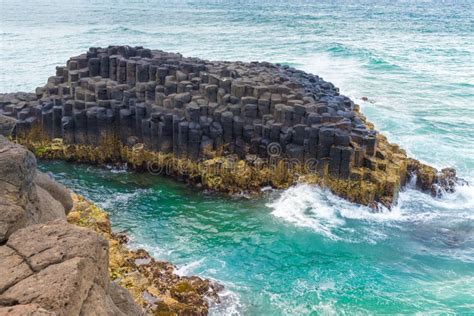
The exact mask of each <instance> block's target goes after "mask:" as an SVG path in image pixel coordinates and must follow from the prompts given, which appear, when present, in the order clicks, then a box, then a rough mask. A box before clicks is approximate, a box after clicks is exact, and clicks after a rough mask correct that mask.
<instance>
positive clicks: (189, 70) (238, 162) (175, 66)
mask: <svg viewBox="0 0 474 316" xmlns="http://www.w3.org/2000/svg"><path fill="white" fill-rule="evenodd" d="M0 111H1V112H0V114H2V113H3V114H4V115H7V116H11V117H16V118H17V126H16V137H17V139H18V141H19V142H21V143H24V144H26V145H27V146H29V147H30V148H31V149H32V150H34V151H35V153H36V154H37V155H38V156H40V157H45V158H61V159H68V160H76V161H83V162H92V163H104V162H128V163H130V164H131V165H132V166H133V167H135V168H137V169H148V170H149V171H152V172H156V170H159V172H156V173H162V171H163V169H166V171H167V172H168V173H169V174H171V175H173V176H176V177H177V178H180V179H187V180H188V181H190V182H195V183H202V184H203V185H204V186H206V187H209V188H211V189H217V190H224V191H230V192H235V191H252V192H255V191H258V189H259V188H261V187H263V186H267V185H271V186H273V187H277V188H284V187H287V186H289V185H292V184H294V183H297V182H299V181H308V182H312V183H317V184H319V185H321V186H324V187H327V188H329V189H330V190H331V191H333V192H334V193H336V194H338V195H340V196H342V197H345V198H347V199H349V200H350V201H353V202H357V203H361V204H365V205H376V203H377V202H380V203H382V204H383V205H385V206H387V207H390V206H391V205H392V204H393V203H394V201H395V200H396V196H397V194H398V191H399V190H400V188H401V187H402V186H403V185H404V184H405V183H406V181H407V179H408V178H409V177H411V176H412V175H413V174H416V175H417V177H418V179H420V180H419V181H417V183H418V184H419V187H420V188H421V189H422V190H424V191H430V192H432V193H437V192H438V191H439V190H438V189H434V188H435V187H436V188H441V189H443V190H445V191H452V190H453V187H454V183H455V180H456V177H455V173H452V172H448V173H440V172H438V171H437V170H435V169H431V167H428V166H426V165H424V164H422V163H419V162H417V161H416V163H414V162H415V160H412V159H409V158H408V157H407V155H406V153H405V151H404V150H402V149H400V148H399V146H398V145H395V144H390V143H389V142H388V141H387V139H386V138H385V137H384V136H383V135H381V134H380V133H378V132H377V131H375V130H374V128H373V125H372V124H371V123H369V122H368V121H367V120H366V118H365V117H364V116H363V115H362V114H361V113H360V111H359V107H358V106H357V105H356V104H354V102H352V101H351V100H350V99H349V98H348V97H345V96H343V95H340V94H339V90H338V89H337V88H335V87H334V86H333V85H332V84H331V83H329V82H326V81H324V80H323V79H322V78H320V77H318V76H315V75H311V74H308V73H305V72H303V71H300V70H296V69H294V68H291V67H288V66H281V65H274V64H270V63H267V62H251V63H243V62H216V61H212V62H211V61H206V60H201V59H198V58H185V57H182V56H181V55H180V54H174V53H166V52H162V51H158V50H156V51H155V50H149V49H145V48H143V47H129V46H109V47H107V48H91V49H90V50H89V51H88V52H87V53H85V54H82V55H79V56H76V57H72V58H71V59H69V60H68V62H67V65H66V66H64V67H57V69H56V75H55V76H52V77H50V78H49V79H48V83H47V84H46V85H45V86H44V87H40V88H37V89H36V92H35V93H34V94H25V93H17V94H4V95H1V96H0ZM56 139H61V141H58V140H56ZM441 179H443V180H441Z"/></svg>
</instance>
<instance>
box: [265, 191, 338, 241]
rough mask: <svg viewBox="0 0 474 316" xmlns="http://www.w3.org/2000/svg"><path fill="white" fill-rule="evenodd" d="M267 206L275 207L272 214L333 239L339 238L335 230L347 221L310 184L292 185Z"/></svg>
mask: <svg viewBox="0 0 474 316" xmlns="http://www.w3.org/2000/svg"><path fill="white" fill-rule="evenodd" d="M267 206H268V207H270V208H271V209H273V211H272V215H274V216H276V217H279V218H282V219H283V220H285V221H287V222H290V223H292V224H295V225H296V226H299V227H307V228H310V229H312V230H314V231H316V232H317V233H320V234H321V235H324V236H325V237H327V238H330V239H333V240H337V239H339V237H338V236H337V235H335V234H334V232H333V230H334V229H335V228H336V227H340V226H343V225H344V223H345V222H344V219H343V218H340V217H339V216H338V215H337V211H336V209H334V208H333V207H331V205H330V204H329V203H327V200H325V199H324V196H323V195H322V194H321V191H320V190H318V189H316V188H315V187H312V186H310V185H305V184H301V185H297V186H294V187H291V188H289V189H287V190H285V191H283V193H282V194H281V195H280V197H279V198H278V199H277V200H276V201H274V202H271V203H268V204H267Z"/></svg>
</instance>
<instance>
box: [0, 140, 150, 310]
mask: <svg viewBox="0 0 474 316" xmlns="http://www.w3.org/2000/svg"><path fill="white" fill-rule="evenodd" d="M72 206H73V201H72V198H71V196H70V192H69V191H68V190H67V189H66V188H64V187H63V186H61V185H60V184H58V183H55V182H54V181H53V180H52V179H51V178H49V176H47V175H45V174H42V173H39V172H37V171H36V160H35V158H34V156H33V154H32V153H31V152H29V151H28V150H26V149H25V148H24V147H22V146H20V145H17V144H13V143H10V142H8V141H7V140H6V139H5V138H4V137H2V136H0V245H1V246H0V315H68V316H69V315H140V314H142V313H143V312H142V309H141V308H140V307H139V306H138V305H136V304H135V303H134V302H133V300H132V297H131V296H130V294H129V293H128V292H127V291H126V290H124V289H121V288H120V287H118V286H116V285H111V281H110V279H109V273H108V261H109V260H108V242H107V240H105V239H104V238H103V237H101V236H100V235H98V234H97V233H95V232H94V231H92V230H90V229H85V228H80V227H77V226H75V225H71V224H69V223H67V222H66V213H67V212H69V211H70V209H71V208H72Z"/></svg>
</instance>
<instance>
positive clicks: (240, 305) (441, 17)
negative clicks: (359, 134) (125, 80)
mask: <svg viewBox="0 0 474 316" xmlns="http://www.w3.org/2000/svg"><path fill="white" fill-rule="evenodd" d="M108 44H130V45H143V46H147V47H150V48H159V49H163V50H168V51H179V52H181V53H183V54H184V55H189V56H198V57H202V58H206V59H227V60H236V59H240V60H246V61H250V60H267V61H271V62H281V63H286V64H290V65H293V66H295V67H298V68H300V69H303V70H306V71H310V72H313V73H317V74H319V75H321V76H322V77H323V78H325V79H326V80H329V81H332V82H333V83H334V84H336V86H338V87H340V89H341V92H342V93H343V94H346V95H348V96H350V97H352V98H354V99H355V100H357V101H358V102H359V103H360V104H361V107H362V110H363V112H364V113H365V114H366V115H367V116H368V118H369V119H370V120H371V121H372V122H374V123H375V125H376V127H377V128H378V129H379V130H381V131H382V132H383V133H384V134H385V135H387V136H388V137H389V139H390V140H391V141H394V142H398V143H400V144H402V146H403V147H404V148H405V149H407V151H408V152H409V153H410V154H411V155H412V156H414V157H415V158H418V159H420V160H422V161H424V162H427V163H430V164H432V165H434V166H437V167H444V166H452V167H455V168H457V170H458V173H459V175H460V176H461V177H463V178H465V179H467V180H469V181H470V182H471V183H473V182H474V1H472V0H468V1H390V2H388V1H385V2H384V1H317V2H316V1H271V2H270V1H166V2H164V3H163V2H160V3H156V2H152V1H113V2H112V1H92V0H82V1H76V0H74V1H68V2H67V3H65V2H64V1H48V2H47V3H44V2H40V1H38V0H24V1H21V2H19V1H13V0H1V2H0V66H1V67H0V92H7V91H16V90H27V91H28V90H33V89H34V88H35V87H36V86H38V85H42V84H44V83H45V82H46V79H47V77H48V76H50V75H52V74H53V73H54V67H55V66H56V65H59V64H64V63H65V61H66V60H67V58H68V57H70V56H72V55H75V54H78V53H80V52H83V51H85V50H86V49H87V48H88V47H89V46H106V45H108ZM363 96H365V97H368V98H369V100H370V101H371V102H369V101H367V102H364V101H362V100H361V97H363ZM42 168H44V169H45V170H50V171H52V172H53V173H54V174H55V175H56V176H57V177H58V179H59V180H61V181H63V182H64V183H66V184H67V185H69V186H70V187H71V188H73V189H75V190H77V191H79V192H80V193H83V194H84V195H86V196H87V197H88V198H90V199H91V200H93V201H95V202H97V203H98V204H100V205H101V206H103V207H104V208H105V209H106V210H107V211H108V212H109V213H110V214H111V217H112V221H113V225H114V228H115V229H117V230H122V229H124V230H127V232H128V233H129V234H130V236H131V237H132V240H133V245H135V246H143V247H146V248H147V249H149V250H150V251H151V252H152V253H153V254H155V255H156V256H157V257H159V258H164V259H168V260H171V261H172V262H173V263H175V264H176V265H177V266H178V267H179V271H180V273H183V274H199V275H202V276H205V277H210V278H214V279H216V280H218V281H219V282H221V283H223V284H224V285H225V286H226V292H225V293H224V296H223V298H222V300H223V304H221V305H220V306H215V307H213V309H212V313H214V314H215V315H221V314H232V313H240V314H244V315H279V314H287V315H300V314H304V315H305V314H311V313H314V314H333V313H337V314H354V313H360V314H367V313H372V314H380V313H410V314H411V313H416V312H422V313H442V314H444V313H470V312H472V311H473V310H474V190H473V188H472V187H462V188H460V189H459V190H458V192H457V193H455V194H453V195H450V196H446V197H443V198H440V199H433V198H431V197H429V196H427V195H424V194H421V193H419V192H417V191H414V190H412V189H410V188H408V189H407V190H406V191H405V192H403V193H402V194H401V195H400V198H399V203H398V205H397V207H395V208H394V209H393V210H392V212H384V213H379V214H372V213H370V212H369V210H368V209H366V208H363V207H359V206H356V205H353V204H350V203H347V202H345V201H343V200H341V199H338V198H336V197H334V196H332V195H331V194H329V193H327V192H323V191H321V190H319V189H316V188H312V187H308V186H297V187H294V188H291V189H289V190H286V191H283V192H269V193H267V195H265V196H264V197H262V198H261V199H259V200H257V201H248V200H245V199H242V198H229V197H223V196H218V195H206V194H204V193H203V192H199V191H195V190H192V189H189V188H187V187H185V186H184V185H182V184H179V183H176V182H173V181H171V180H169V179H163V178H160V177H154V176H151V175H136V174H133V173H123V172H116V171H114V172H111V171H110V170H106V169H97V168H93V167H87V166H75V165H74V166H72V165H68V164H65V163H46V162H44V163H42Z"/></svg>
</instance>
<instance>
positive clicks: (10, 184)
mask: <svg viewBox="0 0 474 316" xmlns="http://www.w3.org/2000/svg"><path fill="white" fill-rule="evenodd" d="M0 175H1V177H0V196H1V197H2V198H1V199H0V212H1V213H0V214H1V216H0V243H2V242H4V241H5V240H6V239H7V238H8V237H9V236H10V235H11V234H12V233H13V231H15V230H17V229H19V228H22V227H25V226H27V225H30V224H36V223H44V222H47V221H50V220H55V219H62V220H63V221H65V220H66V211H69V210H70V209H71V205H72V200H71V197H70V193H69V192H68V191H67V190H66V189H65V188H64V187H62V186H60V185H59V184H56V185H52V184H51V185H50V187H48V186H46V185H45V186H44V187H41V186H39V185H36V183H35V178H36V177H37V171H36V159H35V157H34V156H33V154H32V153H31V152H29V151H28V150H27V149H26V148H25V147H23V146H21V145H17V144H14V143H11V142H9V141H8V140H7V139H6V138H5V137H3V136H1V135H0ZM44 180H45V181H46V179H44ZM50 182H51V181H50ZM58 188H61V190H62V191H60V189H58ZM53 195H55V196H56V197H57V198H59V199H61V200H62V201H64V205H65V206H67V208H65V207H64V206H63V205H62V204H61V203H60V202H59V201H57V200H56V199H55V198H54V197H53Z"/></svg>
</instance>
